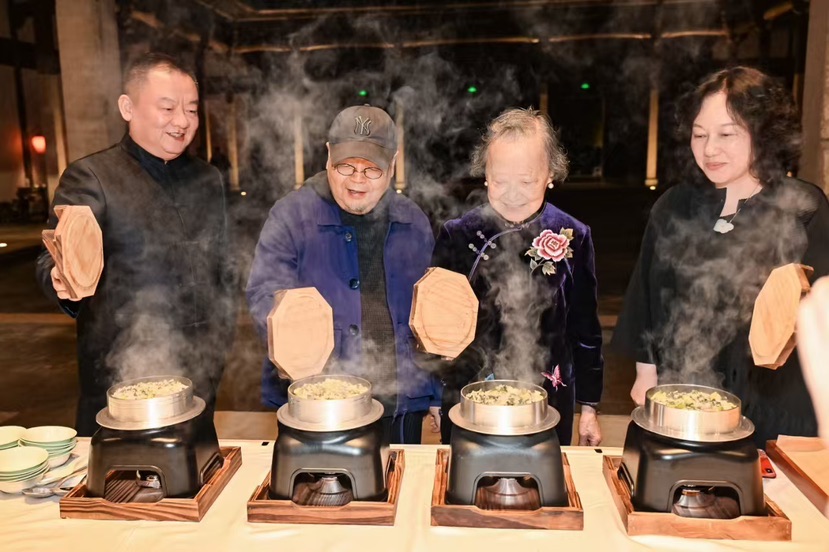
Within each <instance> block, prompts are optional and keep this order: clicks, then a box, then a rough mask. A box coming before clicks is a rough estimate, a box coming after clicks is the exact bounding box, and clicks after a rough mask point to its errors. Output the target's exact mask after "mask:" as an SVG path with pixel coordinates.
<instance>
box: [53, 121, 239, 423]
mask: <svg viewBox="0 0 829 552" xmlns="http://www.w3.org/2000/svg"><path fill="white" fill-rule="evenodd" d="M54 205H88V206H90V207H91V208H92V212H93V213H94V214H95V218H96V219H97V221H98V224H99V225H100V227H101V231H102V234H103V245H104V269H103V273H102V274H101V279H100V282H99V284H98V287H97V290H96V292H95V294H94V295H93V296H92V297H88V298H85V299H83V300H81V301H79V302H72V301H58V298H57V295H56V293H55V290H54V288H53V287H52V281H51V277H50V271H51V269H52V267H53V266H54V261H53V260H52V257H51V256H50V255H49V253H48V252H46V251H44V252H43V253H42V254H41V255H40V257H39V258H38V262H37V277H38V281H39V283H40V285H41V287H42V289H43V291H44V293H45V294H46V295H47V296H48V297H50V298H52V299H53V300H54V301H55V302H56V303H58V304H60V306H61V308H62V309H63V310H64V311H65V312H66V313H68V314H70V315H71V316H73V317H75V318H76V319H77V335H78V368H79V374H80V390H81V397H80V403H79V406H78V421H77V422H78V428H79V431H81V433H82V434H85V435H90V434H91V433H92V432H93V431H94V430H95V429H96V427H97V426H96V424H95V414H96V413H97V412H98V410H100V409H101V408H103V407H105V406H106V390H107V389H108V388H109V387H110V386H111V385H112V384H114V383H117V382H118V381H120V380H122V379H128V378H131V377H140V376H144V375H154V374H180V375H185V376H186V377H189V378H191V379H192V380H193V381H194V384H195V386H196V389H195V391H196V393H197V394H198V395H200V396H201V397H202V398H204V399H205V400H206V401H207V402H208V404H212V402H213V401H214V400H215V393H216V387H217V386H218V383H219V379H220V377H221V373H222V369H223V366H224V357H225V353H226V348H228V347H229V343H231V342H232V336H233V329H234V328H235V325H234V322H235V317H234V314H235V312H234V310H235V309H234V307H233V303H234V300H233V299H234V294H233V280H234V276H233V274H234V271H233V270H232V267H231V263H230V258H229V256H228V251H227V223H226V219H225V200H224V190H223V185H222V181H221V177H220V176H219V173H218V171H217V170H216V169H215V168H213V167H211V166H210V165H208V164H207V163H205V162H203V161H201V160H199V159H196V158H194V157H191V156H189V155H188V154H184V155H182V156H181V157H178V158H176V159H175V160H173V161H169V162H166V163H165V162H164V161H163V160H162V159H159V158H157V157H154V156H152V155H151V154H149V153H148V152H147V151H145V150H144V149H142V148H140V147H139V146H138V145H137V144H136V143H135V142H133V140H132V139H131V138H130V137H129V136H126V137H125V138H124V139H123V140H122V141H121V142H120V143H119V144H116V145H114V146H112V147H111V148H109V149H106V150H104V151H101V152H98V153H95V154H92V155H90V156H88V157H84V158H82V159H79V160H77V161H75V162H74V163H72V164H71V165H70V166H69V167H68V168H67V169H66V171H65V172H64V173H63V175H62V176H61V180H60V184H59V186H58V188H57V190H56V191H55V198H54ZM56 225H57V219H56V217H55V215H54V211H52V216H51V218H50V219H49V222H48V226H49V228H55V226H56Z"/></svg>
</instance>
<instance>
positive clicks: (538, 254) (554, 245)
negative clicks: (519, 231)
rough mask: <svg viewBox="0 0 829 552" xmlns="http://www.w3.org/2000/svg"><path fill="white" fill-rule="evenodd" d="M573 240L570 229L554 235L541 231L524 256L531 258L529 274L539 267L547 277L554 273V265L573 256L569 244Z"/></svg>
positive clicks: (548, 231) (553, 233) (547, 231)
mask: <svg viewBox="0 0 829 552" xmlns="http://www.w3.org/2000/svg"><path fill="white" fill-rule="evenodd" d="M572 240H573V230H572V228H562V229H561V231H560V232H559V233H558V234H556V233H555V232H553V231H552V230H544V231H542V232H541V233H540V234H539V235H538V236H537V237H536V238H535V239H534V240H533V243H532V247H530V248H529V249H528V250H527V252H526V253H524V255H529V256H530V257H532V260H531V261H530V269H531V272H535V269H536V268H538V267H541V272H542V273H544V274H545V275H547V276H550V275H552V274H555V273H556V265H555V263H557V262H559V261H560V260H562V259H569V258H571V257H572V256H573V249H572V248H571V247H570V242H571V241H572Z"/></svg>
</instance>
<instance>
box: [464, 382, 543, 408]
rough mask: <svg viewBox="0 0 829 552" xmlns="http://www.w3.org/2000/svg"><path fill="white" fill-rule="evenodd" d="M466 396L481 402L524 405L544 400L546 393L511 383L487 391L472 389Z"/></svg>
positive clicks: (498, 404)
mask: <svg viewBox="0 0 829 552" xmlns="http://www.w3.org/2000/svg"><path fill="white" fill-rule="evenodd" d="M466 398H467V399H469V400H470V401H474V402H476V403H479V404H487V405H496V406H523V405H527V404H532V403H534V402H537V401H540V400H542V399H543V398H544V394H543V393H541V391H537V390H534V389H532V390H531V389H519V388H517V387H513V386H511V385H504V384H499V385H496V386H495V387H493V388H491V389H487V390H486V391H482V390H480V389H476V390H475V391H470V392H469V393H467V394H466Z"/></svg>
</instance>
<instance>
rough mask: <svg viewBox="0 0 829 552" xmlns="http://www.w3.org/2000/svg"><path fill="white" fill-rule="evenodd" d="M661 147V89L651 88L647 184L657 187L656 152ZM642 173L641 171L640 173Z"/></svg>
mask: <svg viewBox="0 0 829 552" xmlns="http://www.w3.org/2000/svg"><path fill="white" fill-rule="evenodd" d="M658 147H659V90H658V89H656V88H651V104H650V117H649V119H648V165H647V172H646V174H645V186H648V187H650V188H652V189H653V188H654V187H656V185H657V184H658V183H659V182H658V181H657V179H656V153H657V148H658ZM640 174H641V173H640Z"/></svg>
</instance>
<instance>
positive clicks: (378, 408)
mask: <svg viewBox="0 0 829 552" xmlns="http://www.w3.org/2000/svg"><path fill="white" fill-rule="evenodd" d="M288 406H289V405H288V403H285V404H283V405H282V406H280V407H279V410H277V411H276V418H277V419H278V420H279V421H280V422H282V423H283V424H285V425H286V426H288V427H292V428H294V429H301V430H303V431H316V432H324V431H346V430H349V429H356V428H358V427H363V426H366V425H368V424H371V423H374V422H376V421H377V420H379V419H380V418H381V417H382V416H383V410H384V409H383V405H382V404H380V401H378V400H377V399H371V410H370V411H369V413H368V414H366V415H364V416H360V417H359V418H353V419H351V420H348V421H344V422H338V423H336V424H316V423H311V422H306V421H303V420H299V419H297V418H295V417H294V416H291V413H290V412H289V411H288Z"/></svg>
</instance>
